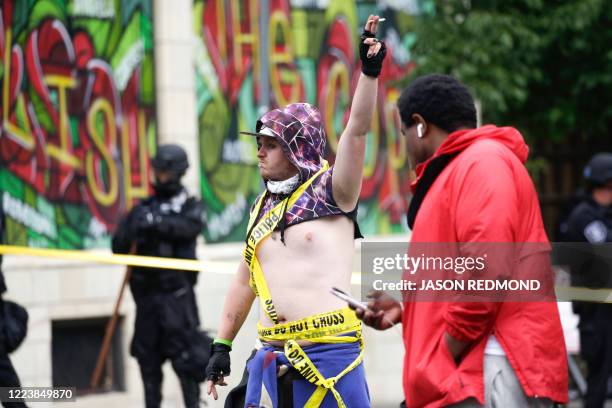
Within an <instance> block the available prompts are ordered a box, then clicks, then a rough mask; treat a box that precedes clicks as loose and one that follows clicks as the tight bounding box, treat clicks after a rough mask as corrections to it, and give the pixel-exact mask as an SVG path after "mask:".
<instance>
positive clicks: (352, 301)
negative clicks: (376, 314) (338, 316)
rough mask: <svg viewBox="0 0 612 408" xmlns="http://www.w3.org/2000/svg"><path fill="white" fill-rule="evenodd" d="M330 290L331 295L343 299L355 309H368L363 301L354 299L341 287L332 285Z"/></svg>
mask: <svg viewBox="0 0 612 408" xmlns="http://www.w3.org/2000/svg"><path fill="white" fill-rule="evenodd" d="M330 292H331V294H332V295H334V296H336V297H338V298H340V299H342V300H344V301H345V302H346V303H348V304H349V305H350V306H352V307H354V308H355V309H357V308H359V309H363V310H370V309H369V308H368V306H367V305H366V304H365V303H363V302H360V301H358V300H357V299H355V298H354V297H352V296H351V295H349V294H348V293H346V292H345V291H343V290H342V289H338V288H336V287H332V288H331V290H330Z"/></svg>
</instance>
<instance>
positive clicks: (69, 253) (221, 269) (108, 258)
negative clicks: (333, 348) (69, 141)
mask: <svg viewBox="0 0 612 408" xmlns="http://www.w3.org/2000/svg"><path fill="white" fill-rule="evenodd" d="M0 254H2V255H16V256H35V257H43V258H56V259H66V260H73V261H91V262H97V263H105V264H112V265H126V266H127V265H131V266H143V267H150V268H162V269H180V270H184V271H193V272H199V271H206V272H209V273H221V274H226V275H233V274H234V272H235V271H236V268H237V261H233V262H221V261H202V260H195V259H179V258H161V257H156V256H141V255H119V254H110V253H100V252H93V251H85V250H66V249H46V248H30V247H23V246H14V245H0ZM351 283H352V284H353V285H359V284H361V275H360V273H359V272H353V275H352V277H351ZM555 292H556V294H557V298H558V299H563V301H570V300H581V301H585V302H599V303H612V290H611V289H589V288H582V287H569V286H556V287H555Z"/></svg>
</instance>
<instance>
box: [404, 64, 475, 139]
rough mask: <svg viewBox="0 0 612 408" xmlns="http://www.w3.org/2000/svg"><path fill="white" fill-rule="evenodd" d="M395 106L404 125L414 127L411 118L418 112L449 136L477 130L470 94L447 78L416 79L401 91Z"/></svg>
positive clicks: (429, 76)
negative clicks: (465, 129) (453, 133)
mask: <svg viewBox="0 0 612 408" xmlns="http://www.w3.org/2000/svg"><path fill="white" fill-rule="evenodd" d="M397 107H398V109H399V113H400V117H401V118H402V122H404V125H406V126H412V125H413V124H414V121H413V120H412V115H413V114H415V113H418V114H419V115H421V116H423V119H425V121H427V122H429V123H433V124H434V125H436V126H437V127H439V128H440V129H443V130H444V131H446V132H448V133H451V132H454V131H455V130H457V129H461V128H475V127H476V107H475V105H474V99H473V98H472V95H471V94H470V91H469V90H468V89H467V88H466V87H465V86H464V85H463V84H462V83H461V82H459V81H458V80H457V79H456V78H454V77H452V76H449V75H441V74H432V75H426V76H422V77H419V78H417V79H416V80H415V81H414V82H413V83H412V84H411V85H410V86H409V87H408V88H406V89H405V90H404V91H403V92H402V95H401V96H400V98H399V99H398V101H397Z"/></svg>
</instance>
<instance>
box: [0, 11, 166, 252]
mask: <svg viewBox="0 0 612 408" xmlns="http://www.w3.org/2000/svg"><path fill="white" fill-rule="evenodd" d="M0 14H1V18H0V56H1V58H0V61H1V62H0V77H1V78H2V84H1V87H0V90H1V92H2V95H1V104H0V112H1V113H2V127H1V133H0V194H1V197H0V200H1V203H2V205H3V208H4V211H5V214H6V216H7V232H6V239H7V242H8V243H9V244H14V245H28V246H36V247H55V248H91V247H100V246H106V245H108V237H109V233H110V232H112V231H113V230H114V227H115V223H116V222H117V219H118V216H119V215H120V214H121V213H122V212H123V211H125V209H126V208H129V207H130V206H131V205H133V203H134V201H135V200H137V199H139V198H141V197H143V196H146V195H147V194H148V192H149V191H148V188H149V187H148V185H149V181H148V180H149V169H148V158H149V151H148V150H149V149H148V148H147V146H151V147H154V145H155V143H154V141H155V115H154V112H155V110H154V96H155V95H154V77H153V52H152V49H153V44H152V42H153V34H152V19H151V0H121V1H119V0H3V1H2V2H0Z"/></svg>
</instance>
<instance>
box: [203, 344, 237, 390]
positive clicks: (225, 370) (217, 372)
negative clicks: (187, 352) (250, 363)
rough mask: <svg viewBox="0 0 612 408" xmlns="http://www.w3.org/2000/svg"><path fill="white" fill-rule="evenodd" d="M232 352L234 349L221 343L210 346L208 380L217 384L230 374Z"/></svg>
mask: <svg viewBox="0 0 612 408" xmlns="http://www.w3.org/2000/svg"><path fill="white" fill-rule="evenodd" d="M230 351H232V348H231V347H230V346H228V345H225V344H221V343H213V344H211V346H210V360H209V361H208V365H207V366H206V378H207V379H208V380H211V381H212V382H215V383H216V382H217V381H219V379H220V378H221V377H222V376H223V377H226V376H228V375H229V374H230V365H231V360H230Z"/></svg>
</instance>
